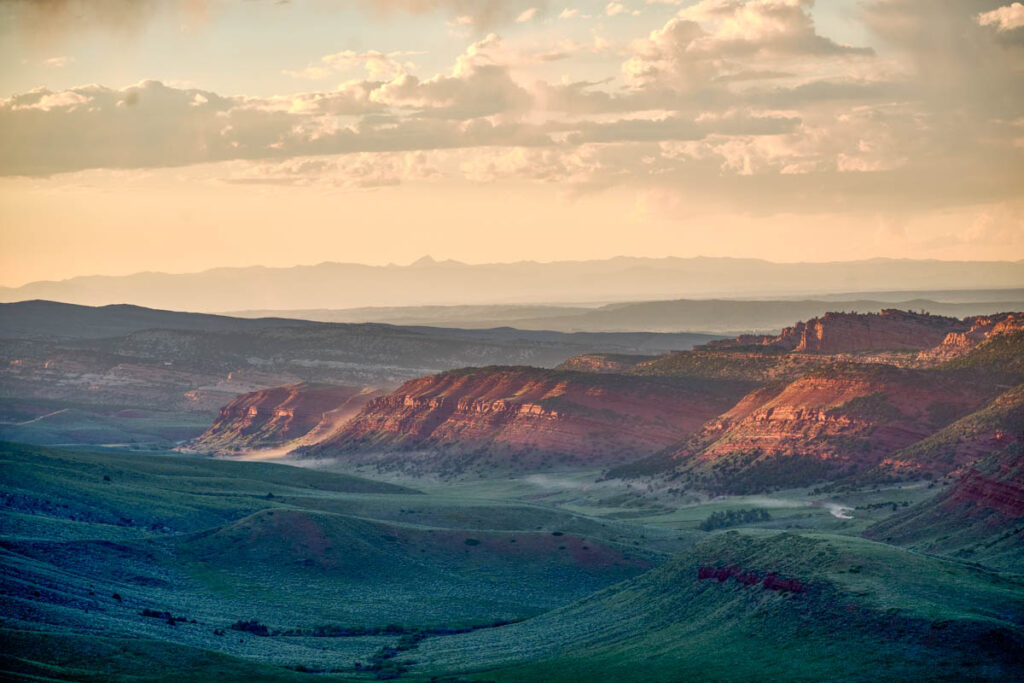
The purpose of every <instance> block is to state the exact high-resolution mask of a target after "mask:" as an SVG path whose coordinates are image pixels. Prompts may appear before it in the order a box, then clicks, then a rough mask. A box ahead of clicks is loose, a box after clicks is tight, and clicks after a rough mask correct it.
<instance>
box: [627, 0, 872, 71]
mask: <svg viewBox="0 0 1024 683" xmlns="http://www.w3.org/2000/svg"><path fill="white" fill-rule="evenodd" d="M813 4H814V2H813V0H751V1H749V2H741V1H740V0H701V1H700V2H698V3H697V4H695V5H692V6H690V7H686V8H684V9H682V10H680V11H679V13H678V14H677V15H676V16H675V17H673V18H672V19H671V20H670V21H669V22H668V23H667V24H665V25H664V26H663V27H661V28H660V29H657V30H655V31H652V32H651V34H650V35H649V36H648V37H647V38H646V39H644V40H641V41H638V42H637V44H636V54H635V55H634V56H633V57H632V58H630V59H629V60H628V61H627V62H626V63H625V64H624V65H623V72H624V74H625V76H626V79H627V81H628V82H629V84H630V85H632V86H633V87H635V88H646V87H664V88H672V89H677V90H695V89H699V88H701V87H705V86H707V85H708V84H710V83H712V82H714V81H716V80H718V81H719V82H720V81H721V79H722V78H723V77H728V76H729V75H730V74H732V75H736V74H747V75H748V77H749V76H750V74H751V72H750V69H749V66H750V64H751V63H758V64H762V65H763V64H764V63H765V61H766V60H775V61H781V60H785V59H787V58H788V59H801V60H803V59H807V58H820V57H834V56H858V55H859V56H869V55H871V54H873V51H872V50H871V49H870V48H866V47H853V46H848V45H841V44H839V43H836V42H835V41H833V40H831V39H829V38H826V37H824V36H821V35H819V34H818V33H817V32H816V30H815V27H814V22H813V20H812V18H811V16H810V14H809V10H810V8H811V7H812V6H813Z"/></svg>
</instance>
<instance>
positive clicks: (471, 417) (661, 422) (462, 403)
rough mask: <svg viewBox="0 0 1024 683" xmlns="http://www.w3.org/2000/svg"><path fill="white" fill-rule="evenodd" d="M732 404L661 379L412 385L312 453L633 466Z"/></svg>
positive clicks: (525, 375)
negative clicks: (438, 453)
mask: <svg viewBox="0 0 1024 683" xmlns="http://www.w3.org/2000/svg"><path fill="white" fill-rule="evenodd" d="M733 400H735V397H734V396H729V395H715V394H713V393H710V392H708V391H706V390H695V389H688V388H687V386H686V384H685V383H675V382H668V381H665V380H662V379H652V378H643V377H627V376H621V375H601V374H590V373H577V372H564V371H551V370H542V369H537V368H523V367H499V368H480V369H470V370H462V371H455V372H449V373H443V374H440V375H434V376H431V377H424V378H421V379H417V380H413V381H410V382H407V383H406V384H404V385H403V386H402V387H401V388H399V389H398V390H397V391H396V392H394V393H392V394H390V395H388V396H384V397H382V398H378V399H375V400H374V401H371V402H370V403H369V404H367V406H366V407H365V408H364V409H363V411H362V412H361V413H360V414H359V415H358V416H357V417H356V418H355V419H354V420H352V422H350V423H349V424H348V425H346V426H345V427H344V429H342V430H341V431H340V432H339V433H338V434H337V435H336V436H335V437H334V438H333V439H331V440H329V441H327V442H325V443H323V444H321V445H320V446H319V447H317V448H315V449H311V450H310V451H309V452H308V453H309V454H310V455H329V454H331V453H340V452H349V453H355V452H363V453H368V452H369V453H372V452H382V451H390V452H394V451H417V450H431V449H441V450H444V451H447V452H462V453H481V452H487V453H489V454H491V455H494V454H501V457H503V458H505V459H506V460H508V461H516V462H518V463H519V464H521V465H522V464H524V463H527V461H529V460H530V459H531V458H533V457H534V456H537V457H541V456H544V455H547V456H550V455H556V456H563V457H567V458H569V459H570V460H572V461H575V462H587V463H600V464H604V463H616V462H626V461H629V460H632V459H636V458H639V457H643V456H646V455H649V454H651V453H653V452H655V451H657V450H660V449H663V448H665V447H666V446H668V445H670V444H673V443H675V442H678V441H680V440H682V439H684V438H685V437H687V436H689V435H690V434H692V433H693V432H695V431H696V430H697V429H698V428H699V427H700V426H701V425H702V424H703V423H704V422H705V421H706V420H707V419H708V418H710V417H713V416H714V415H716V414H718V413H720V412H721V411H722V410H724V409H726V408H728V407H729V405H730V404H731V403H732V401H733ZM531 462H532V461H531ZM548 462H550V460H548ZM532 464H538V463H532Z"/></svg>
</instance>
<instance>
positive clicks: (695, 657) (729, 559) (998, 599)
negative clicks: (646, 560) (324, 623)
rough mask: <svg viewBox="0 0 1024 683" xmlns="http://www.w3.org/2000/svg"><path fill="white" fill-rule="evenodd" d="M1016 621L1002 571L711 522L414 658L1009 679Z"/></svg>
mask: <svg viewBox="0 0 1024 683" xmlns="http://www.w3.org/2000/svg"><path fill="white" fill-rule="evenodd" d="M716 574H717V577H716ZM769 576H774V577H775V578H773V579H767V577H769ZM702 577H707V578H702ZM1022 625H1024V586H1022V584H1021V583H1020V582H1019V581H1016V580H1011V579H1007V578H1001V577H999V576H996V575H994V574H990V573H988V572H985V571H981V570H978V569H974V568H971V567H968V566H964V565H960V564H957V563H955V562H951V561H946V560H939V559H936V558H929V557H924V556H920V555H916V554H913V553H909V552H906V551H903V550H900V549H897V548H893V547H890V546H885V545H881V544H877V543H871V542H869V541H864V540H860V539H855V538H839V537H828V536H815V535H808V536H796V535H792V534H764V533H761V534H754V533H749V534H741V533H736V532H725V533H723V534H719V535H716V536H713V537H712V538H711V539H709V540H708V541H707V542H705V543H702V544H700V545H698V546H697V547H695V548H694V549H693V550H692V551H691V552H690V553H687V554H686V555H685V556H683V557H681V558H680V559H678V560H676V561H673V562H672V563H670V564H667V565H665V566H663V567H660V568H658V569H655V570H653V571H651V572H649V573H647V574H644V575H643V576H640V577H638V578H636V579H632V580H629V581H626V582H624V583H622V584H619V585H616V586H613V587H611V588H609V589H606V590H604V591H602V592H600V593H597V594H595V595H593V596H591V597H589V598H587V599H585V600H582V601H579V602H577V603H574V604H572V605H569V606H567V607H564V608H561V609H559V610H555V611H553V612H550V613H548V614H546V615H544V616H542V617H539V618H537V619H532V620H530V621H527V622H524V623H521V624H515V625H511V626H507V627H502V628H500V629H494V630H490V631H481V632H478V633H472V634H466V635H463V636H456V637H453V638H450V639H427V640H426V641H424V642H423V643H421V644H420V645H419V647H418V648H417V650H416V652H415V653H414V655H413V657H414V658H415V660H416V661H417V664H416V665H415V666H413V667H412V669H413V671H415V672H420V671H422V672H424V673H432V672H435V671H440V670H448V671H451V670H457V671H460V672H461V674H462V675H463V676H466V677H467V678H468V680H496V681H524V680H546V681H562V680H564V681H578V680H598V679H600V680H604V681H638V680H643V681H678V680H691V679H692V680H697V679H699V680H848V681H853V680H879V679H919V680H923V679H930V680H963V679H964V678H972V679H979V680H1009V679H1014V678H1018V677H1020V676H1021V675H1024V661H1022V660H1020V659H1019V657H1017V656H1016V654H1015V653H1019V652H1020V648H1021V647H1024V631H1022Z"/></svg>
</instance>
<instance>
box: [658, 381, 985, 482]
mask: <svg viewBox="0 0 1024 683" xmlns="http://www.w3.org/2000/svg"><path fill="white" fill-rule="evenodd" d="M986 398H987V397H986V396H985V395H984V394H981V393H980V392H979V390H976V389H974V388H973V387H970V386H961V385H959V384H957V383H956V382H955V381H953V380H951V379H949V378H946V377H942V376H939V375H935V374H928V373H927V372H925V371H911V370H900V369H897V368H891V367H882V366H868V365H862V366H857V365H852V366H839V367H834V368H829V369H825V370H819V371H816V372H813V373H810V374H809V375H807V376H805V377H802V378H800V379H798V380H796V381H794V382H791V383H789V384H786V385H784V386H780V385H769V386H766V387H762V388H760V389H758V390H756V391H754V392H752V393H751V394H749V395H748V396H746V397H745V398H744V399H742V400H741V401H740V402H739V403H738V404H737V405H736V406H734V407H733V409H731V410H729V411H727V412H726V413H724V414H723V415H721V416H719V417H718V418H716V419H714V420H711V421H709V422H708V423H707V424H706V425H705V427H704V428H703V429H702V430H701V432H700V434H699V436H697V437H695V438H693V439H691V440H690V441H689V442H687V443H686V444H685V445H684V446H683V447H681V448H680V449H679V451H677V452H676V453H675V454H674V456H673V458H672V463H673V464H672V467H673V468H674V469H675V471H676V473H677V476H679V475H681V476H684V479H690V480H691V481H690V485H691V486H693V487H696V488H700V487H701V486H704V487H706V488H709V489H722V490H732V491H756V490H763V489H764V488H766V487H767V488H770V487H771V486H783V485H789V484H791V485H799V484H800V482H801V481H802V482H803V485H806V483H807V482H809V481H813V480H815V479H816V478H817V479H820V478H828V477H830V476H836V475H841V474H842V473H844V472H845V473H852V472H855V471H864V470H866V469H869V468H872V467H875V466H877V465H879V464H880V463H882V462H883V461H885V460H886V459H887V458H889V457H890V456H891V455H892V454H893V453H894V452H897V451H899V450H900V449H902V448H905V447H907V446H909V445H911V444H913V443H915V442H918V441H920V440H921V439H924V438H925V437H927V436H929V435H930V434H932V433H933V432H935V431H936V430H937V429H939V428H941V427H943V426H944V425H945V424H947V423H949V422H951V421H952V420H955V419H957V418H958V417H961V416H963V415H966V414H968V413H970V412H972V411H974V410H976V409H977V408H978V407H979V406H980V405H982V404H983V403H984V402H985V400H986ZM941 467H944V468H945V469H943V473H945V472H949V471H952V470H953V469H954V465H952V464H944V465H941ZM783 473H785V474H783ZM787 477H788V478H787ZM790 479H791V480H792V481H790Z"/></svg>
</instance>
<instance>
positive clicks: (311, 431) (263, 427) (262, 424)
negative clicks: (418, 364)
mask: <svg viewBox="0 0 1024 683" xmlns="http://www.w3.org/2000/svg"><path fill="white" fill-rule="evenodd" d="M379 395H380V392H378V391H376V390H374V389H372V388H368V387H347V386H329V385H323V386H318V385H310V384H302V383H300V384H291V385H288V386H282V387H274V388H272V389H262V390H260V391H254V392H250V393H247V394H242V395H241V396H238V397H237V398H235V399H234V400H233V401H231V402H230V403H228V404H227V405H226V406H224V407H223V408H221V411H220V415H218V417H217V419H216V421H214V423H213V425H212V426H211V427H210V428H209V429H207V430H206V431H205V432H204V433H203V434H202V435H200V436H199V437H198V438H196V439H194V440H192V441H191V442H189V443H188V444H187V445H186V446H185V447H184V448H183V450H186V451H194V452H202V453H216V454H219V455H227V454H240V453H247V452H251V451H255V450H260V449H267V448H271V447H277V446H281V445H283V444H288V443H290V442H293V445H294V446H295V447H297V446H298V445H299V444H300V443H301V444H302V445H310V444H312V443H316V442H317V441H318V440H320V439H323V438H328V437H329V436H331V434H333V431H334V430H336V429H337V428H339V427H340V426H341V425H342V424H344V422H346V421H347V420H348V419H350V418H351V417H352V416H354V415H355V414H356V413H357V412H359V410H360V409H361V408H362V407H363V406H364V405H365V404H366V403H367V402H368V401H370V400H371V399H372V398H374V397H375V396H379Z"/></svg>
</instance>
